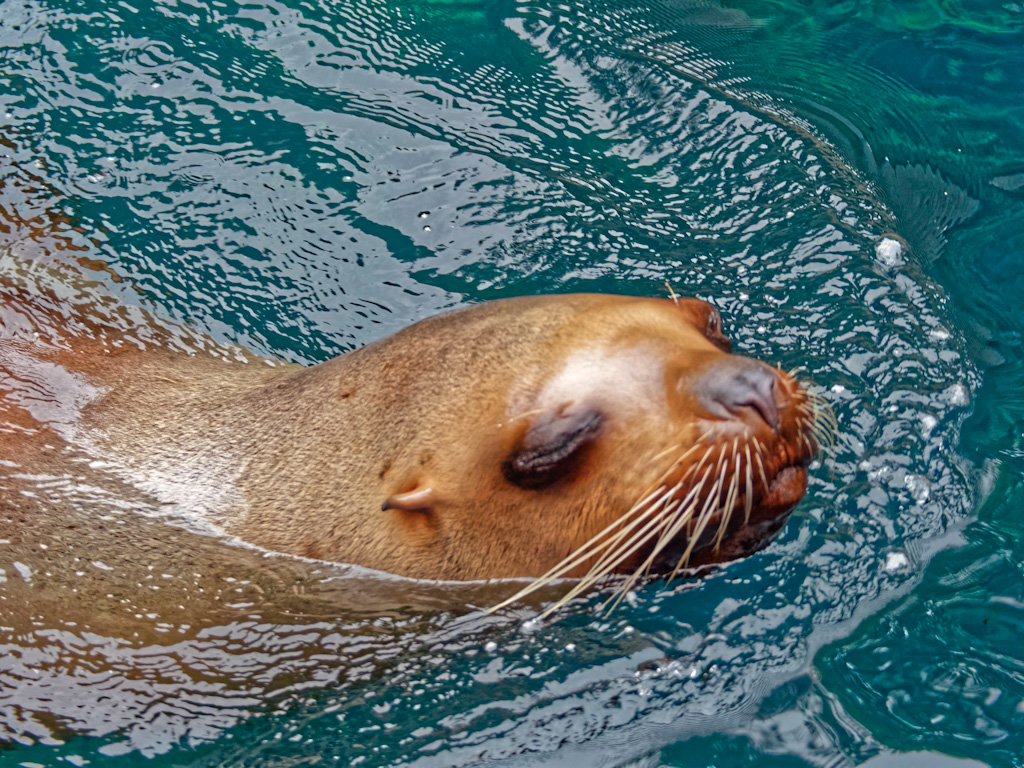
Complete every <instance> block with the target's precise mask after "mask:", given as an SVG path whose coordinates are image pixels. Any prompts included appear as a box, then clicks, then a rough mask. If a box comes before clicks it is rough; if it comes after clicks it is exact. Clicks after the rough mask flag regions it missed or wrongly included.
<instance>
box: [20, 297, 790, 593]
mask: <svg viewBox="0 0 1024 768" xmlns="http://www.w3.org/2000/svg"><path fill="white" fill-rule="evenodd" d="M709 311H710V308H709V307H708V306H707V305H706V304H704V303H703V302H699V301H696V300H683V301H682V302H680V303H679V304H678V305H677V304H676V303H675V302H674V301H672V300H668V299H664V300H662V299H642V298H631V297H621V296H603V295H588V294H582V295H570V296H545V297H532V298H520V299H512V300H505V301H498V302H492V303H489V304H484V305H481V306H477V307H473V308H470V309H466V310H460V311H456V312H452V313H449V314H445V315H441V316H438V317H434V318H430V319H428V320H425V321H422V322H420V323H417V324H416V325H413V326H411V327H409V328H407V329H405V330H404V331H401V332H400V333H398V334H395V335H394V336H392V337H389V338H387V339H383V340H381V341H379V342H376V343H373V344H370V345H368V346H366V347H363V348H362V349H359V350H357V351H355V352H352V353H350V354H347V355H344V356H342V357H339V358H336V359H334V360H330V361H328V362H326V363H323V364H321V365H317V366H313V367H310V368H303V367H300V366H294V365H281V366H273V367H272V366H270V365H267V364H266V361H262V360H260V359H258V358H254V357H253V356H251V355H250V356H248V358H247V362H244V363H242V362H233V363H229V362H225V361H224V360H222V359H219V358H218V357H216V356H212V355H211V356H203V355H197V356H190V355H187V354H183V353H181V352H173V351H168V350H162V349H154V348H153V347H152V345H143V347H144V348H143V349H140V348H139V346H137V345H135V344H132V343H129V341H128V340H126V339H124V338H118V334H116V333H113V332H110V333H108V334H107V335H106V337H105V338H103V337H100V336H99V331H96V332H95V333H96V335H95V336H94V337H93V338H83V337H81V336H79V337H73V338H70V339H64V340H62V341H60V342H59V343H54V344H48V343H47V342H46V340H45V339H42V340H33V341H31V342H29V341H19V342H14V341H7V342H4V341H3V340H0V345H4V344H6V349H5V352H4V355H3V357H0V368H4V367H6V370H7V373H8V376H9V379H8V381H25V380H26V379H31V378H32V377H33V376H34V377H36V379H39V378H40V377H42V379H41V380H36V381H35V383H34V386H36V387H37V388H38V389H39V390H42V391H44V392H45V394H44V395H43V397H44V398H47V397H48V398H50V399H52V400H53V401H62V400H64V401H68V400H73V401H75V402H78V403H79V405H80V408H79V409H78V410H77V411H74V412H70V415H66V416H61V418H66V419H67V420H68V422H69V423H68V424H57V425H56V426H55V427H51V429H56V430H57V431H58V432H61V434H62V437H63V438H64V439H67V440H70V441H72V442H78V443H80V444H81V445H85V446H86V447H87V449H88V450H89V451H90V452H91V453H92V454H93V455H96V456H97V457H98V458H104V459H108V460H109V461H111V462H112V463H113V464H114V465H115V468H116V469H115V471H117V472H118V473H120V474H121V476H122V477H124V478H126V479H127V480H128V481H130V482H132V483H133V484H135V485H137V486H139V487H141V488H142V489H143V490H145V491H146V492H148V493H150V494H152V495H153V496H154V497H155V498H156V499H157V501H159V502H161V503H163V504H165V505H172V506H177V507H178V508H179V509H180V510H181V511H182V512H193V511H196V510H198V511H200V512H203V513H205V514H206V515H207V516H209V517H210V518H211V519H213V520H214V521H215V522H218V523H219V524H221V525H223V526H224V528H226V529H227V530H228V531H229V532H231V533H235V534H237V535H238V536H240V537H241V538H242V539H244V540H246V541H249V542H252V543H255V544H258V545H261V546H263V547H266V548H268V549H272V550H276V551H282V552H287V553H291V554H296V555H302V556H307V557H314V558H318V559H327V560H333V561H340V562H350V563H356V564H361V565H365V566H369V567H372V568H377V569H380V570H385V571H389V572H394V573H399V574H404V575H409V576H416V577H427V578H440V579H460V580H464V579H478V578H491V577H505V576H536V575H539V574H541V573H543V572H544V571H546V570H547V569H548V568H550V567H551V566H552V565H554V564H555V563H557V562H559V561H560V560H562V558H563V557H565V556H566V555H567V554H569V553H570V552H572V551H573V550H574V549H576V548H577V547H579V546H580V545H581V544H583V543H584V542H586V541H587V540H588V539H589V538H590V537H592V536H593V535H594V534H595V533H597V532H598V531H600V530H602V529H603V528H604V527H605V526H607V525H608V524H609V523H610V522H611V521H612V520H614V519H615V517H616V516H619V515H622V514H623V513H624V512H625V511H626V510H628V509H630V507H631V506H632V505H633V504H635V502H637V501H638V500H639V498H640V497H641V495H642V494H643V493H644V492H645V491H646V489H648V488H649V487H650V486H651V485H652V483H655V482H656V481H657V479H658V477H659V475H660V474H662V473H663V472H664V471H665V469H666V466H667V465H669V464H670V463H671V461H672V459H673V458H674V457H673V456H672V455H668V454H667V452H671V450H672V449H673V447H674V446H684V447H685V446H687V445H690V444H692V443H693V442H694V441H695V440H697V438H699V437H700V436H701V434H703V433H705V432H707V431H708V430H709V429H711V430H713V431H717V432H721V433H722V434H724V435H733V434H739V433H744V434H745V433H751V434H753V433H758V434H760V435H761V438H762V439H763V440H764V441H765V442H772V441H776V442H780V441H781V442H786V441H789V442H791V443H793V442H795V440H796V435H797V434H798V433H799V432H800V429H799V428H798V427H797V426H795V425H794V424H795V423H794V419H795V415H794V414H793V413H791V412H792V411H793V408H792V407H790V406H788V405H787V406H786V407H787V408H788V411H785V413H784V416H785V418H786V419H788V421H784V424H783V430H782V438H776V437H774V436H773V435H772V434H771V430H770V429H768V427H767V426H766V425H764V424H763V423H762V424H758V423H757V421H756V419H754V420H749V419H748V420H746V421H744V420H743V419H738V420H737V419H734V420H723V419H721V418H717V417H716V418H713V417H710V416H709V415H708V414H707V413H705V412H704V411H703V410H702V407H701V405H700V403H699V392H695V391H694V387H695V386H699V381H700V376H701V374H702V372H703V371H705V370H707V369H708V368H709V367H713V366H714V365H716V364H719V363H720V362H721V361H722V360H723V359H727V358H731V356H730V355H728V354H727V353H726V352H724V351H723V350H722V349H721V346H722V342H723V340H724V337H719V336H717V335H716V334H715V333H713V332H709V331H708V330H707V323H708V316H709V315H708V313H709ZM12 350H15V351H16V354H15V353H14V352H12ZM581 355H582V356H583V357H582V358H581V357H580V356H581ZM33 360H34V361H43V362H45V363H48V364H52V365H50V366H47V367H46V368H45V372H43V373H40V372H39V371H38V370H36V372H35V373H31V372H28V369H27V368H26V367H25V366H26V365H29V363H27V362H26V361H33ZM572 360H577V361H578V363H579V366H581V369H582V372H574V371H573V370H571V367H570V368H567V367H566V364H567V361H572ZM19 366H21V369H19ZM29 367H31V366H29ZM58 373H59V374H60V375H57V374H58ZM560 375H561V376H562V377H563V378H562V379H559V376H560ZM780 376H781V374H780ZM781 380H782V381H784V384H783V389H784V390H785V391H784V392H783V394H782V395H781V396H780V397H782V399H783V400H786V399H787V398H789V399H792V397H793V396H794V393H795V392H796V388H795V385H793V384H792V383H791V382H790V381H789V380H788V378H785V377H783V378H782V379H781ZM559 381H561V382H562V383H561V384H558V383H557V382H559ZM15 400H16V398H15ZM8 402H9V403H10V402H11V398H10V396H9V397H8ZM580 408H588V409H593V411H594V412H596V413H599V414H600V417H601V418H600V423H599V426H598V427H597V428H595V430H594V434H593V435H592V436H590V437H588V438H587V439H586V440H584V441H583V443H582V444H581V446H580V447H579V448H578V450H575V451H574V452H573V456H572V457H571V458H572V461H570V462H569V463H568V464H566V465H565V466H560V467H559V469H558V473H559V474H558V476H557V477H556V478H555V479H554V481H551V482H545V485H544V487H541V488H529V487H521V486H520V485H517V484H515V483H513V482H510V481H509V480H508V479H507V478H506V476H504V475H503V471H502V468H503V464H504V463H506V462H507V461H508V457H509V456H510V455H515V454H516V451H517V450H520V448H521V447H522V446H523V445H524V444H527V445H528V444H529V443H530V441H531V439H534V438H532V437H531V435H534V434H535V433H538V432H539V433H540V434H541V435H543V433H544V430H545V429H546V428H547V427H546V424H547V423H548V422H552V423H555V424H556V425H557V424H558V423H560V422H558V419H560V418H561V416H560V414H563V415H564V414H568V415H569V416H570V417H571V415H572V413H573V412H574V409H576V410H578V409H580ZM17 410H18V409H17V408H14V409H13V410H12V409H11V408H10V407H8V411H10V412H12V413H13V412H14V411H17ZM9 418H10V417H9ZM19 418H22V419H25V418H27V417H26V415H25V413H24V412H21V414H20V416H19ZM531 430H532V431H531ZM4 439H5V441H6V444H5V445H4V450H5V452H8V453H9V452H11V451H13V450H15V443H17V442H18V440H19V438H18V437H17V436H9V437H6V438H4ZM22 439H23V438H22ZM787 450H789V452H790V453H794V452H795V449H794V448H792V446H791V447H790V448H789V449H787ZM790 458H792V457H790ZM36 460H38V457H37V459H36ZM780 461H781V459H780ZM780 466H781V465H780ZM417 490H420V491H425V492H426V493H427V494H428V499H429V501H428V502H427V503H425V504H423V506H422V508H417V507H416V506H415V505H414V506H412V507H410V506H408V505H403V504H402V503H400V502H401V501H402V499H403V497H402V494H403V493H407V492H408V493H410V497H413V496H415V494H414V493H413V492H415V491H417ZM762 491H764V489H762ZM802 492H803V487H802V486H801V487H800V488H799V494H797V496H796V498H797V499H798V498H799V495H800V494H802ZM417 498H418V497H417ZM389 499H395V500H396V502H395V504H394V505H392V507H391V508H389V509H387V510H382V509H381V507H382V502H385V501H386V500H389ZM793 502H795V499H792V500H790V499H787V501H786V504H785V505H784V506H786V509H787V510H788V507H789V506H792V503H793ZM583 570H585V569H584V568H582V567H581V568H580V569H577V573H582V571H583Z"/></svg>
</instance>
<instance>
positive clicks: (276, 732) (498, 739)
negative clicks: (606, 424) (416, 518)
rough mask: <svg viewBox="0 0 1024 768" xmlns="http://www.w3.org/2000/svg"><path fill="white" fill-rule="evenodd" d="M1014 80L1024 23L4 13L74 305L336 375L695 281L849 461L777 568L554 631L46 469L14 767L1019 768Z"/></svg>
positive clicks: (1018, 243)
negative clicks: (611, 295)
mask: <svg viewBox="0 0 1024 768" xmlns="http://www.w3.org/2000/svg"><path fill="white" fill-rule="evenodd" d="M1021 72H1024V8H1022V7H1021V6H1020V5H1019V4H1015V3H1007V4H1003V5H999V4H994V3H989V4H985V3H969V2H962V3H938V2H935V3H932V2H927V1H926V0H921V1H920V2H907V3H901V4H899V5H893V4H890V3H884V2H877V3H870V2H863V3H854V2H846V3H834V4H826V3H814V2H806V3H798V2H778V3H772V2H742V3H729V4H728V5H727V6H723V5H719V4H714V3H708V2H699V1H694V2H687V1H686V0H681V1H676V2H662V3H652V2H645V3H629V2H601V1H598V2H572V1H570V2H560V3H548V4H545V3H531V2H521V3H515V2H506V1H504V0H502V1H501V2H488V3H476V2H419V3H412V2H409V3H387V2H343V3H329V2H325V3H319V4H308V3H300V2H294V0H290V1H289V2H285V3H279V2H259V3H245V4H242V3H233V2H211V3H194V4H190V3H160V2H157V3H147V4H137V5H133V4H131V3H129V2H120V3H117V4H100V3H94V2H91V0H82V2H70V1H68V2H57V1H56V0H53V1H51V2H25V1H24V0H14V1H12V0H2V2H0V142H2V143H0V154H3V155H4V156H5V157H4V158H3V161H2V165H0V174H2V176H0V178H2V179H3V181H4V186H3V188H2V189H0V207H2V210H3V215H4V218H5V219H6V220H17V219H19V218H20V219H26V220H27V219H32V218H33V217H35V218H36V220H37V225H36V228H35V234H34V235H33V237H34V239H35V240H37V241H38V246H37V249H38V250H39V251H40V252H42V253H44V254H47V256H46V258H47V259H55V260H58V261H60V260H63V261H77V262H79V263H80V264H81V265H82V266H83V267H85V268H87V269H88V270H89V274H90V276H91V277H92V278H93V279H94V280H95V281H96V282H95V285H94V287H92V288H88V289H86V298H87V299H88V296H89V293H88V292H89V291H95V292H96V295H97V296H99V295H101V294H107V293H113V294H115V295H117V296H118V297H119V300H121V301H123V302H124V303H126V304H131V305H136V306H141V307H145V308H147V309H149V310H151V311H152V312H153V313H155V314H156V315H158V316H159V317H160V318H163V319H164V320H167V321H175V322H183V323H186V324H188V325H189V326H191V327H193V328H195V329H198V330H200V331H201V332H203V333H206V334H209V335H211V336H213V337H214V338H216V339H218V340H219V341H222V342H237V343H241V344H243V345H244V346H246V347H248V348H250V349H252V350H254V351H256V352H258V353H260V354H264V355H277V356H280V357H283V358H286V359H289V360H294V361H302V362H314V361H318V360H323V359H326V358H328V357H330V356H332V355H334V354H337V353H339V352H342V351H345V350H348V349H352V348H354V347H356V346H359V345H361V344H363V343H365V342H367V341H370V340H372V339H375V338H379V337H380V336H383V335H386V334H387V333H390V332H392V331H394V330H397V329H398V328H401V327H403V326H404V325H406V324H408V323H410V322H412V321H414V320H416V319H419V318H421V317H424V316H427V315H429V314H432V313H434V312H436V311H439V310H442V309H445V308H449V307H453V306H459V305H463V304H466V303H471V302H475V301H480V300H484V299H491V298H498V297H503V296H514V295H521V294H527V293H536V292H542V291H553V290H558V291H571V290H598V291H609V292H620V293H635V294H653V295H661V294H663V292H664V291H665V285H664V284H665V282H666V281H668V282H669V283H670V284H671V285H672V286H673V288H674V289H675V290H676V291H677V292H679V293H685V294H691V295H698V296H701V297H705V298H712V297H713V298H714V300H715V302H716V303H717V304H718V306H719V307H721V309H722V311H723V315H724V316H725V317H726V324H727V330H728V331H729V332H730V335H731V336H732V337H733V339H734V342H735V346H736V347H737V349H738V350H739V351H741V352H743V353H745V354H750V355H754V356H758V357H763V358H767V359H770V360H772V361H773V362H779V363H781V364H782V365H783V367H787V368H788V367H793V366H797V365H802V366H803V367H804V371H805V375H806V376H807V377H808V378H809V379H810V380H811V381H813V382H815V384H816V385H817V386H818V387H819V388H820V389H821V390H822V391H823V392H824V393H825V394H826V395H827V396H828V397H829V399H830V402H831V403H832V405H833V408H834V409H835V411H836V414H837V416H838V418H839V421H840V424H841V427H842V434H841V436H840V439H839V442H838V445H837V446H836V448H835V450H834V451H833V452H832V453H831V454H830V455H829V456H828V457H826V459H825V461H824V462H823V466H821V467H820V468H819V469H817V470H816V472H815V474H814V477H813V478H812V483H811V487H810V489H809V492H808V496H807V498H806V499H805V501H804V502H803V504H802V505H801V506H800V507H799V508H798V510H797V511H796V513H795V514H794V516H793V518H792V520H791V521H790V522H789V523H788V524H787V526H786V528H785V529H784V530H783V532H782V533H781V535H780V536H779V538H778V539H777V541H776V542H775V543H774V544H773V545H772V546H770V547H768V548H767V549H766V550H764V551H763V552H761V553H758V554H757V555H755V556H753V557H751V558H749V559H747V560H744V561H742V562H737V563H733V564H731V565H729V566H727V567H725V568H722V569H720V570H718V571H716V572H715V573H713V574H711V575H709V576H707V577H705V578H704V579H701V580H683V581H680V582H675V583H673V584H671V585H669V586H668V587H667V588H665V586H664V585H663V584H658V583H652V584H649V585H647V586H645V587H644V588H643V589H641V590H640V591H639V592H638V594H637V599H636V601H635V603H631V604H630V605H628V606H625V607H623V608H621V609H620V610H619V611H617V612H616V613H614V614H613V615H612V616H610V617H602V616H599V615H598V614H597V613H596V607H597V606H598V605H599V604H600V596H599V595H598V596H595V597H594V598H593V599H591V600H587V601H583V602H581V603H580V604H578V605H576V606H574V607H573V608H572V610H570V611H569V612H568V613H567V614H566V615H564V616H562V617H560V618H559V619H557V620H556V621H553V622H552V623H550V624H549V625H548V626H545V627H542V628H541V629H539V630H537V631H534V632H526V631H524V630H523V628H522V623H523V620H524V619H525V618H528V617H529V616H530V615H531V613H532V611H533V609H534V608H535V607H536V606H524V607H523V608H522V609H521V610H519V611H516V612H514V613H512V614H508V615H505V616H499V617H490V618H488V617H484V616H482V615H481V614H480V612H479V611H478V610H477V608H478V607H480V606H486V605H487V604H489V603H488V601H489V600H490V599H491V598H492V597H493V595H492V594H490V593H488V592H487V590H486V589H484V588H481V590H482V591H481V592H474V591H472V590H466V591H460V590H457V589H450V590H441V592H440V594H439V593H438V591H437V588H434V589H433V590H432V589H430V588H429V587H427V586H423V587H422V588H421V587H418V586H417V587H412V586H409V587H401V588H398V587H396V588H395V589H397V590H399V591H400V592H401V590H406V589H407V590H408V594H406V593H404V592H402V593H401V594H399V595H398V596H397V597H396V595H394V594H390V593H389V594H387V595H385V596H384V597H379V596H378V593H377V590H378V589H380V590H381V591H382V592H383V591H386V590H385V589H384V587H381V586H380V585H375V584H374V583H373V582H372V581H370V582H366V581H362V580H359V579H354V578H352V577H351V576H350V574H347V572H345V570H344V569H340V568H339V569H334V568H332V567H331V566H327V565H317V564H308V563H290V562H282V561H281V560H280V559H274V560H267V559H265V558H261V557H260V556H259V555H258V554H255V553H252V552H250V551H248V550H242V549H240V548H239V547H237V546H234V545H233V544H231V543H229V542H224V541H219V540H216V539H212V538H210V537H203V536H198V535H195V534H192V533H191V532H189V531H187V530H186V529H183V528H182V527H180V525H178V524H177V523H178V522H180V521H174V520H166V519H163V518H159V517H156V516H154V514H155V513H154V510H151V509H149V508H148V507H147V502H146V501H145V500H142V499H135V498H134V497H133V498H125V497H122V496H120V495H119V494H120V493H122V491H121V490H118V492H117V493H111V492H108V490H107V489H106V488H105V487H99V490H96V489H94V488H92V486H90V488H89V489H87V490H88V492H87V493H86V492H84V491H83V487H82V484H81V483H77V484H76V483H75V482H65V483H53V482H51V481H50V480H52V479H50V480H46V481H45V482H44V479H40V480H39V486H40V487H39V490H40V493H39V494H38V497H36V498H31V499H26V502H25V508H24V510H18V511H16V512H11V511H10V510H5V514H7V515H8V517H7V518H5V522H3V524H4V525H7V526H9V527H11V529H12V530H14V531H15V534H16V535H12V534H10V533H8V532H6V531H5V533H4V534H0V539H3V540H4V541H5V542H6V543H5V544H3V545H0V568H2V569H3V573H2V578H0V598H2V600H0V646H2V651H3V655H2V656H0V738H2V739H3V740H4V743H5V745H6V746H5V748H4V749H3V750H0V764H3V765H8V764H9V765H23V764H24V765H33V764H39V765H63V764H72V765H83V764H90V765H105V764H107V763H109V764H114V765H122V764H123V765H129V764H136V763H138V764H147V765H151V764H157V765H165V764H166V765H245V766H251V765H280V764H289V765H292V764H300V765H305V764H310V765H312V764H358V765H363V766H376V765H404V764H413V765H422V766H449V765H471V764H477V763H479V762H483V761H492V762H494V763H498V764H508V765H534V764H545V765H588V766H589V765H623V766H625V765H629V766H648V765H650V766H655V765H664V766H711V765H727V766H739V765H757V766H776V765H777V766H796V765H812V766H819V765H820V766H840V765H856V764H861V763H864V762H866V761H869V760H871V759H872V758H877V757H879V756H882V757H881V759H883V760H886V759H888V760H890V761H891V762H889V763H885V764H892V765H909V763H903V762H900V761H899V758H898V757H897V755H899V754H902V753H910V752H920V751H930V752H932V753H935V754H934V755H933V756H932V757H930V758H922V760H924V762H922V763H921V764H923V765H939V764H940V763H939V762H937V761H938V760H939V757H938V755H946V756H949V757H951V758H970V759H973V760H976V761H982V762H983V763H985V764H988V765H993V766H1015V765H1024V735H1022V734H1024V650H1022V648H1024V645H1022V643H1021V641H1020V638H1021V636H1022V634H1024V633H1022V630H1024V568H1022V562H1024V546H1022V544H1021V541H1022V540H1024V536H1022V533H1024V524H1022V522H1021V516H1020V510H1021V509H1022V508H1024V487H1022V485H1024V444H1022V443H1024V435H1022V429H1021V426H1020V425H1021V424H1022V423H1024V384H1022V383H1021V382H1024V350H1022V345H1021V333H1022V331H1024V302H1022V300H1021V298H1020V297H1021V295H1022V294H1024V268H1022V266H1021V258H1020V254H1021V252H1022V250H1024V226H1022V225H1021V224H1020V222H1021V221H1024V130H1022V127H1024V114H1022V111H1024V101H1022V100H1021V98H1020V95H1021V93H1022V90H1024V89H1022V87H1021V86H1022V76H1021V74H1020V73H1021ZM883 237H894V238H897V239H902V240H904V241H905V242H906V243H907V245H908V246H909V250H908V251H906V252H905V253H903V254H902V255H901V256H899V257H897V258H894V259H890V258H884V257H882V256H880V255H879V254H878V253H877V252H876V246H877V245H878V243H879V241H880V238H883ZM0 247H7V246H6V245H0ZM24 469H25V468H21V467H7V466H6V465H5V466H4V467H3V472H4V473H5V474H4V475H3V476H2V477H3V478H5V479H6V477H7V476H8V475H13V474H14V473H21V472H22V471H23V470H24ZM82 499H85V501H84V502H83V501H82ZM17 513H20V514H22V515H23V517H27V519H29V520H30V524H29V525H28V527H27V528H17V526H16V524H15V523H13V522H12V520H14V519H15V518H17V517H18V514H17ZM33 514H34V515H36V517H32V515H33ZM65 517H67V518H68V519H71V518H73V519H74V521H75V522H76V525H78V526H79V527H78V528H77V529H76V530H78V531H79V532H80V533H79V534H76V535H75V536H71V537H68V536H66V535H62V534H61V533H60V529H61V526H62V525H63V524H64V523H65V522H67V520H65ZM104 526H106V527H107V528H112V529H114V531H115V533H114V534H112V535H110V536H107V537H106V538H104V535H101V534H99V533H95V534H90V536H86V535H85V533H84V532H82V531H83V527H87V528H88V529H89V530H97V531H99V530H103V529H104ZM26 531H27V533H26ZM44 544H45V546H46V548H45V549H43V548H42V546H43V545H44ZM76 557H77V558H79V560H75V558H76ZM79 561H80V562H82V563H84V564H83V565H82V566H81V567H80V568H79V567H78V566H73V567H70V569H62V564H67V563H71V562H76V563H77V562H79ZM95 562H100V563H101V564H102V566H103V567H99V566H95V565H94V564H95ZM89 564H92V567H90V565H89ZM153 574H160V575H161V576H160V578H163V577H166V579H165V581H163V582H160V583H161V585H162V586H163V591H162V592H161V594H162V595H166V594H170V595H171V598H170V600H169V602H168V603H167V604H166V607H163V604H161V606H162V607H160V608H159V609H155V608H153V606H152V605H151V599H152V593H151V592H150V591H149V590H151V587H152V584H151V580H152V579H153V578H155V577H154V575H153ZM222 597H223V598H224V599H221V598H222ZM229 598H230V600H229ZM381 605H384V606H385V607H384V609H383V610H381V608H380V606H381ZM467 605H468V607H467ZM178 606H180V609H179V607H178ZM886 756H888V757H886ZM929 761H930V762H929Z"/></svg>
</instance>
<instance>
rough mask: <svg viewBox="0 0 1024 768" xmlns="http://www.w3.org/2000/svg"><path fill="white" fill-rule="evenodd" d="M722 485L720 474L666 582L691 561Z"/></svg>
mask: <svg viewBox="0 0 1024 768" xmlns="http://www.w3.org/2000/svg"><path fill="white" fill-rule="evenodd" d="M721 487H722V476H721V475H718V477H716V478H715V484H714V485H713V486H711V492H710V493H709V494H708V497H707V499H705V500H704V506H703V507H701V510H700V513H699V514H698V515H697V528H696V530H694V531H693V532H692V533H690V536H689V541H687V542H686V549H685V550H684V551H683V556H682V557H680V558H679V562H678V563H676V567H675V568H674V569H673V571H672V573H671V574H669V577H668V580H667V581H666V582H665V583H666V584H668V583H670V582H671V581H672V579H674V578H675V577H676V574H677V573H679V569H680V568H682V567H683V564H684V563H688V562H689V561H690V555H692V554H693V548H694V547H695V546H696V545H697V542H698V541H699V540H700V537H701V535H702V534H703V533H704V529H705V528H707V526H708V523H709V522H710V520H711V517H712V515H713V514H714V513H713V511H712V508H711V505H712V504H713V503H714V502H715V500H716V499H717V498H718V493H719V491H720V489H721Z"/></svg>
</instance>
